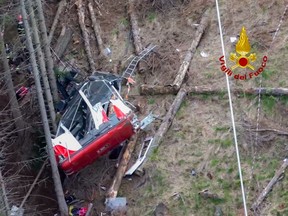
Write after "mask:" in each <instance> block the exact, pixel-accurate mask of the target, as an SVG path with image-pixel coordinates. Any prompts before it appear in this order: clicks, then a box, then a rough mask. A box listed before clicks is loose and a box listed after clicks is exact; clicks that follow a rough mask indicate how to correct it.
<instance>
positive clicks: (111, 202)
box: [105, 197, 127, 212]
mask: <svg viewBox="0 0 288 216" xmlns="http://www.w3.org/2000/svg"><path fill="white" fill-rule="evenodd" d="M126 205H127V199H126V197H115V198H108V199H106V201H105V211H108V212H112V211H126V210H127V207H126Z"/></svg>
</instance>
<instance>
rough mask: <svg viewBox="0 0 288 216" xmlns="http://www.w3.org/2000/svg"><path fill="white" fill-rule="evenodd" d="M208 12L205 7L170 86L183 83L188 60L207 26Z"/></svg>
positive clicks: (179, 85) (178, 86) (177, 86)
mask: <svg viewBox="0 0 288 216" xmlns="http://www.w3.org/2000/svg"><path fill="white" fill-rule="evenodd" d="M209 14H210V9H207V10H206V11H205V13H204V14H203V16H202V19H201V22H200V25H199V26H198V28H197V31H196V38H195V39H194V40H193V42H192V44H191V46H190V48H189V49H188V51H187V53H186V55H185V57H184V61H183V62H182V64H181V66H180V68H179V71H178V73H177V75H176V78H175V80H174V82H173V84H172V86H175V87H176V88H178V89H179V88H180V87H181V85H182V83H183V80H184V77H185V75H186V72H187V70H188V67H189V65H190V62H191V60H192V58H193V56H194V54H195V52H196V49H197V47H198V45H199V42H200V40H201V38H202V36H203V34H204V32H205V30H206V28H207V27H208V23H209Z"/></svg>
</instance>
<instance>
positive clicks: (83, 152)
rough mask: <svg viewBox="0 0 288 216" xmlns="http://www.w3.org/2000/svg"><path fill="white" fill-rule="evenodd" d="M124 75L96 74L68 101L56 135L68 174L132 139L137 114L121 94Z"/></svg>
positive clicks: (58, 152) (55, 144) (59, 155)
mask: <svg viewBox="0 0 288 216" xmlns="http://www.w3.org/2000/svg"><path fill="white" fill-rule="evenodd" d="M121 80H122V79H121V77H118V76H116V75H113V74H105V73H99V72H97V73H95V74H94V75H93V76H91V77H89V80H88V81H86V82H84V83H83V84H82V85H81V86H80V87H79V89H78V90H77V91H76V92H75V93H74V95H73V97H72V99H71V100H70V101H69V104H68V106H67V107H68V109H67V110H66V111H65V113H64V114H63V116H62V118H61V120H60V123H59V126H58V129H57V133H56V137H55V138H54V139H52V143H53V148H54V152H55V156H56V159H57V161H58V164H59V166H60V168H61V169H62V170H63V171H64V172H65V173H66V175H71V174H74V173H76V172H78V171H80V170H81V169H83V168H84V167H86V166H87V165H89V164H91V163H93V162H94V161H95V160H97V158H99V157H100V156H102V155H104V154H106V153H108V152H109V151H111V150H112V149H114V148H115V147H116V146H118V145H120V144H121V143H123V142H124V141H126V140H127V139H129V138H130V137H131V136H132V135H133V134H134V133H135V131H136V129H137V128H138V127H139V121H138V119H137V116H136V115H135V114H134V113H133V111H132V110H131V108H130V107H129V106H127V104H126V102H125V101H124V100H123V99H122V97H121V96H120V94H119V92H120V88H121Z"/></svg>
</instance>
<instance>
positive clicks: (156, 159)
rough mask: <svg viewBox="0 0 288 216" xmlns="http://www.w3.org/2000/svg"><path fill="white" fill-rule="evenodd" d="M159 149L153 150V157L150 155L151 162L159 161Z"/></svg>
mask: <svg viewBox="0 0 288 216" xmlns="http://www.w3.org/2000/svg"><path fill="white" fill-rule="evenodd" d="M158 153H159V148H158V147H157V148H155V149H153V151H152V153H151V155H150V161H158V160H159V155H158Z"/></svg>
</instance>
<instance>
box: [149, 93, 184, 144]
mask: <svg viewBox="0 0 288 216" xmlns="http://www.w3.org/2000/svg"><path fill="white" fill-rule="evenodd" d="M185 96H186V90H185V89H183V88H181V89H180V90H179V92H178V94H177V96H176V98H175V99H174V101H173V103H172V105H171V106H170V109H169V110H168V112H167V114H166V116H165V118H164V120H163V122H162V123H161V125H160V127H159V129H158V131H157V132H156V134H155V136H154V137H153V141H152V143H151V146H152V147H153V148H155V147H158V146H159V144H160V143H161V141H162V139H163V138H164V137H165V134H166V133H167V131H168V129H169V127H170V126H171V124H172V122H173V119H174V117H175V115H176V113H177V111H178V110H179V108H180V105H181V103H182V101H183V100H184V98H185Z"/></svg>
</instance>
